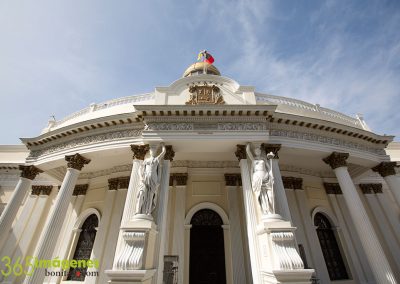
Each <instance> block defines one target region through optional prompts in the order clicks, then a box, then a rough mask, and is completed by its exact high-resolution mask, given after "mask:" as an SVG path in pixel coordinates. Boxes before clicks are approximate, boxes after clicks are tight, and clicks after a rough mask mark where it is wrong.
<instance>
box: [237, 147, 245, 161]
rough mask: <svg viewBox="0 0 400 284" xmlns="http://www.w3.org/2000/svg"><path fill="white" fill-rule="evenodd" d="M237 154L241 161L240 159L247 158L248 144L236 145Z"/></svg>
mask: <svg viewBox="0 0 400 284" xmlns="http://www.w3.org/2000/svg"><path fill="white" fill-rule="evenodd" d="M235 155H236V157H237V158H238V160H239V162H240V160H244V159H246V145H239V144H238V145H236V152H235Z"/></svg>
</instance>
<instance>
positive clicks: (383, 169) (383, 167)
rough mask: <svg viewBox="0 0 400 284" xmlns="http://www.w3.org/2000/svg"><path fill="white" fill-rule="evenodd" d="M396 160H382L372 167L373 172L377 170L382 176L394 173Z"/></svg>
mask: <svg viewBox="0 0 400 284" xmlns="http://www.w3.org/2000/svg"><path fill="white" fill-rule="evenodd" d="M395 167H396V162H382V163H380V164H379V165H377V166H375V167H373V168H372V170H373V171H374V172H378V173H379V174H380V175H381V176H382V177H387V176H392V175H395V174H396V170H395V169H394V168H395Z"/></svg>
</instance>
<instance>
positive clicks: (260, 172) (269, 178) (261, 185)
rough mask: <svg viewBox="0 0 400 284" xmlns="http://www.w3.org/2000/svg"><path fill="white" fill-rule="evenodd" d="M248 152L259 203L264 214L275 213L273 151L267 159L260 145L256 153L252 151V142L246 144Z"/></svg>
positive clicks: (253, 186) (253, 183)
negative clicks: (263, 155) (262, 153)
mask: <svg viewBox="0 0 400 284" xmlns="http://www.w3.org/2000/svg"><path fill="white" fill-rule="evenodd" d="M246 153H247V156H248V157H249V159H250V160H251V162H252V167H251V172H252V178H251V180H252V188H253V192H254V193H256V195H257V199H258V203H259V204H260V207H261V211H262V213H263V214H275V202H274V188H273V184H274V177H273V174H272V162H271V159H272V158H273V157H274V154H273V153H269V154H267V159H265V158H264V157H262V155H261V149H260V147H257V148H255V150H254V154H255V157H254V156H253V154H252V153H251V148H250V143H248V144H247V146H246Z"/></svg>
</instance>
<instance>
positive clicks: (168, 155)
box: [164, 145, 175, 162]
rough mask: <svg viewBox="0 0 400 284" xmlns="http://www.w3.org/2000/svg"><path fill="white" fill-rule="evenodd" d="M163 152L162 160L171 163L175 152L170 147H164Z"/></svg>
mask: <svg viewBox="0 0 400 284" xmlns="http://www.w3.org/2000/svg"><path fill="white" fill-rule="evenodd" d="M165 150H166V152H165V155H164V160H170V161H171V162H172V160H173V159H174V157H175V151H174V150H173V149H172V145H165Z"/></svg>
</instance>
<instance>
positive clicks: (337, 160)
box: [322, 152, 349, 170]
mask: <svg viewBox="0 0 400 284" xmlns="http://www.w3.org/2000/svg"><path fill="white" fill-rule="evenodd" d="M348 157H349V153H339V152H332V154H330V155H329V156H328V157H326V158H323V159H322V160H323V161H324V162H325V163H326V164H328V165H329V166H331V168H332V170H334V169H336V168H339V167H347V162H346V160H347V158H348Z"/></svg>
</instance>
